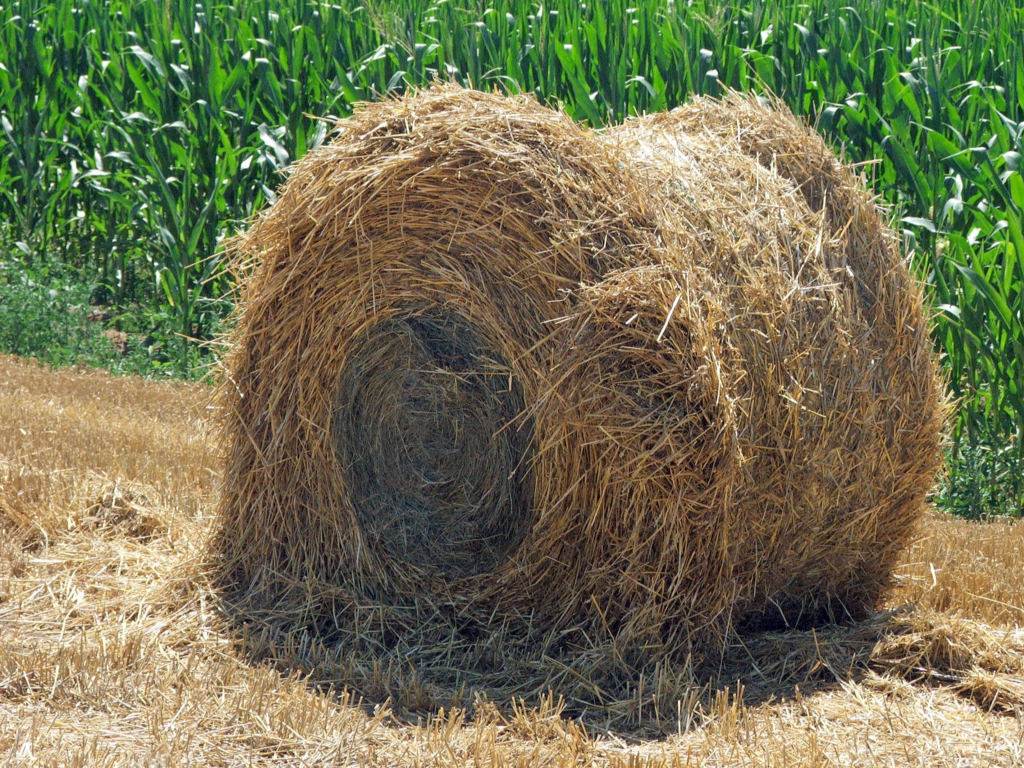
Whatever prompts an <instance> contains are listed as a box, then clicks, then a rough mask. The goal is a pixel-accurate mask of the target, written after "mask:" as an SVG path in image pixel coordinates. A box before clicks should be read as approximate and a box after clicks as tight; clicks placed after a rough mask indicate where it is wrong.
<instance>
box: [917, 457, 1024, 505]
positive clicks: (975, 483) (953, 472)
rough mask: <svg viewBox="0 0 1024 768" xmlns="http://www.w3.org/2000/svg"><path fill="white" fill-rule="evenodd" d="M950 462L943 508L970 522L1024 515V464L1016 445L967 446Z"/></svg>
mask: <svg viewBox="0 0 1024 768" xmlns="http://www.w3.org/2000/svg"><path fill="white" fill-rule="evenodd" d="M947 463H948V472H947V475H946V477H945V479H944V480H943V483H942V485H941V486H940V487H939V490H938V493H937V495H936V498H935V501H936V503H937V504H938V505H939V507H941V508H942V509H944V510H946V511H947V512H951V513H952V514H954V515H957V516H958V517H965V518H967V519H969V520H990V519H993V518H996V517H1006V518H1019V517H1021V516H1024V464H1022V462H1021V460H1020V458H1019V457H1018V456H1017V454H1016V453H1015V451H1014V450H1013V447H1012V446H1007V445H1003V444H999V445H990V444H986V443H973V444H970V445H965V446H963V447H962V449H961V450H960V451H959V452H958V453H956V454H952V453H951V454H949V455H948V456H947Z"/></svg>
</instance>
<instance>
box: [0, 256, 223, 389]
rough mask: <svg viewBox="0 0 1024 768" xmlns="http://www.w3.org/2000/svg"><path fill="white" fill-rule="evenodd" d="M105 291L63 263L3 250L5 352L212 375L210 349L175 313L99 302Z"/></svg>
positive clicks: (0, 286) (0, 324)
mask: <svg viewBox="0 0 1024 768" xmlns="http://www.w3.org/2000/svg"><path fill="white" fill-rule="evenodd" d="M99 293H100V291H98V290H97V287H96V286H95V285H91V284H89V283H88V282H84V281H82V280H81V279H80V278H79V276H78V275H77V274H76V273H75V271H74V270H71V269H68V268H66V267H64V266H63V265H59V264H53V263H50V264H47V265H45V266H36V267H32V266H29V265H28V264H27V263H26V262H25V261H24V260H23V259H21V258H20V257H15V256H12V255H11V254H10V253H7V254H0V352H5V353H9V354H15V355H21V356H23V357H33V358H36V359H38V360H41V361H43V362H45V363H49V364H51V365H57V366H63V365H86V366H91V367H98V368H104V369H106V370H108V371H111V372H113V373H130V374H137V375H141V376H147V377H151V378H152V377H163V376H166V377H174V378H188V379H199V378H202V377H203V376H204V375H206V373H207V371H208V370H209V366H210V362H211V361H212V359H213V358H212V356H211V355H210V350H209V349H204V348H202V347H200V345H198V344H197V343H196V342H194V341H192V340H190V339H186V338H183V337H182V336H180V335H179V334H177V333H175V332H174V331H172V330H171V328H172V320H171V318H169V317H167V316H165V315H164V314H162V313H161V312H159V311H151V310H144V309H141V308H139V307H127V308H118V307H113V306H107V305H95V304H93V303H92V299H93V297H95V296H96V295H98V294H99Z"/></svg>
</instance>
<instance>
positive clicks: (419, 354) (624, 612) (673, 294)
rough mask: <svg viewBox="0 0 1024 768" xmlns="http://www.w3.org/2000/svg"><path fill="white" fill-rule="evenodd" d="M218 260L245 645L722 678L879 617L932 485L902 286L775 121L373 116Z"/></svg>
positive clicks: (892, 249) (732, 109)
mask: <svg viewBox="0 0 1024 768" xmlns="http://www.w3.org/2000/svg"><path fill="white" fill-rule="evenodd" d="M234 249H235V251H236V252H237V253H238V254H240V257H241V261H240V268H241V270H242V271H243V273H244V274H245V275H246V277H245V279H244V281H243V283H242V286H241V289H240V290H241V293H240V301H239V308H240V309H239V314H238V323H237V328H236V330H235V332H234V338H233V345H232V350H231V352H230V355H229V356H228V358H227V361H226V370H227V376H226V380H225V384H224V386H223V404H224V409H223V410H224V414H225V420H226V426H225V434H226V439H227V450H228V460H227V467H226V471H225V476H224V490H223V495H222V499H221V503H220V509H219V515H220V531H221V534H220V535H219V536H218V537H217V539H216V542H215V548H216V551H217V554H218V556H219V557H220V568H221V573H222V576H223V580H224V582H225V584H226V585H228V589H229V591H230V592H231V594H232V596H233V599H234V600H237V601H239V602H240V604H241V605H242V606H243V608H244V610H245V611H246V612H247V614H248V615H256V614H261V613H262V614H263V615H264V616H266V617H274V618H276V619H280V620H284V621H287V622H297V623H299V624H301V625H304V626H314V627H315V628H316V629H317V631H319V632H322V633H326V634H328V635H330V636H333V637H342V636H346V635H347V636H359V637H361V638H364V639H365V638H367V637H370V636H371V635H373V633H374V632H376V633H377V635H373V636H374V637H375V638H377V639H376V640H373V641H372V642H378V641H379V642H380V643H381V645H382V646H390V647H395V644H396V643H405V645H404V646H403V647H405V648H407V649H416V653H418V654H421V655H423V654H427V655H429V654H431V653H435V651H436V649H437V648H438V647H441V646H443V645H445V644H447V645H448V646H449V647H450V646H451V644H452V643H453V642H454V640H453V638H454V637H456V636H457V635H460V633H461V635H465V636H467V637H470V636H473V637H479V636H480V635H481V634H486V633H487V632H495V631H498V629H500V630H501V632H502V633H504V634H503V637H507V638H513V637H516V638H519V639H521V640H525V641H527V642H528V643H539V642H541V641H542V640H543V642H544V643H546V646H545V647H546V648H548V650H550V648H551V646H552V644H554V645H556V646H557V645H559V644H561V645H569V646H573V645H576V646H585V645H587V644H590V645H591V646H592V645H598V644H601V643H612V644H614V646H615V648H616V649H618V650H619V651H622V652H637V653H641V654H643V655H646V656H647V657H651V656H655V657H660V656H663V655H665V654H668V655H672V656H679V657H681V656H683V655H684V654H687V653H694V654H696V656H697V657H698V658H710V657H713V656H715V655H717V653H718V652H719V651H720V650H721V649H722V646H723V643H724V642H725V640H726V638H727V637H728V635H729V633H730V632H731V631H732V630H733V629H734V628H735V627H737V626H740V625H743V624H764V623H772V622H775V621H780V622H798V621H801V620H804V619H808V618H818V617H820V616H821V615H824V614H827V613H832V614H834V613H835V612H837V611H845V612H847V613H849V614H850V615H853V616H858V615H861V614H863V613H864V612H865V611H866V610H868V609H869V608H870V606H871V604H872V602H873V601H874V600H875V598H876V597H877V595H878V593H879V591H880V590H881V589H882V587H884V585H885V584H886V581H887V579H888V575H889V572H890V570H891V568H892V565H893V561H894V558H895V556H896V554H897V553H898V551H899V550H900V548H901V547H902V546H903V545H904V544H905V543H906V541H907V539H908V537H909V536H910V534H911V531H912V528H913V524H914V522H915V520H916V519H917V518H918V516H919V514H920V512H921V510H922V508H923V502H924V496H925V493H926V492H927V490H928V489H929V487H930V484H931V483H932V481H933V477H934V474H935V472H936V469H937V467H938V462H939V451H938V445H939V444H938V435H939V430H940V426H941V422H942V417H943V404H942V399H941V394H940V393H941V388H940V386H939V383H938V380H937V375H936V369H935V365H934V362H933V359H932V356H931V352H930V343H929V338H928V333H927V324H926V320H925V317H924V315H923V312H922V298H921V292H920V289H919V288H918V286H917V285H916V284H915V282H914V281H913V279H912V278H911V276H910V275H909V273H908V270H907V268H906V266H905V264H904V263H903V261H902V260H901V258H900V256H899V253H898V249H897V247H896V243H895V241H894V238H893V236H892V234H891V233H890V232H889V230H888V229H887V228H886V226H885V225H884V223H883V222H882V220H881V218H880V216H879V213H878V211H877V210H876V208H875V206H874V204H873V202H872V199H871V198H870V196H869V195H868V193H867V192H866V190H865V189H864V186H863V183H862V182H861V181H860V180H859V179H857V178H856V177H855V176H854V174H853V173H852V172H851V171H850V170H849V169H848V168H846V167H844V166H843V165H842V164H841V163H840V162H839V161H838V160H837V159H836V157H835V156H834V155H833V153H832V152H831V151H830V150H829V149H828V148H827V146H826V145H825V144H824V142H823V141H822V140H821V139H820V138H818V137H817V136H816V135H815V134H814V133H813V132H812V131H810V130H809V129H807V128H806V127H804V126H803V125H801V124H800V123H799V122H798V121H796V120H795V119H794V118H793V117H792V115H790V114H789V113H788V112H786V111H785V109H784V108H782V107H780V106H778V105H771V106H764V105H762V104H760V103H759V102H757V101H756V100H753V99H747V98H741V97H738V96H734V97H730V98H728V99H727V100H725V101H722V102H719V101H710V100H698V101H696V102H694V103H693V104H690V105H688V106H686V107H683V108H681V109H679V110H676V111H673V112H670V113H667V114H664V115H657V116H651V117H646V118H641V119H637V120H633V121H630V122H628V123H626V124H625V125H623V126H619V127H616V128H612V129H610V130H608V131H607V132H605V133H595V132H593V131H590V130H588V129H586V128H583V127H581V126H579V125H577V124H575V123H573V122H572V121H571V120H570V119H568V118H567V117H566V116H565V115H564V114H561V113H559V112H556V111H552V110H549V109H547V108H544V107H541V106H539V105H538V104H536V103H535V102H534V101H532V100H530V99H528V98H507V97H503V96H498V95H491V94H484V93H478V92H472V91H466V90H462V89H460V88H457V87H454V86H445V87H437V88H434V89H431V90H428V91H424V92H421V93H419V94H416V95H412V96H408V97H406V98H403V99H400V100H397V101H389V102H385V103H379V104H371V105H365V106H364V107H362V108H361V109H360V110H359V111H358V112H357V114H356V115H355V116H354V117H352V118H351V119H349V120H346V121H343V122H342V123H341V124H340V125H339V128H338V133H337V136H336V138H335V139H334V141H333V142H332V143H331V144H329V145H327V146H324V147H321V148H319V149H317V150H315V151H312V152H310V153H309V154H308V155H307V156H306V157H305V158H304V159H303V160H302V161H300V162H299V163H298V164H296V166H295V167H294V169H293V170H292V172H291V175H290V177H289V180H288V181H287V183H286V184H285V186H284V188H283V190H282V192H281V194H280V196H279V198H278V200H277V202H276V203H275V204H274V205H273V206H272V207H271V208H269V209H268V210H267V211H265V212H264V213H263V214H262V215H261V216H260V217H259V218H258V219H257V220H256V221H255V222H254V224H253V225H252V227H251V228H250V230H249V231H248V232H247V233H245V234H244V235H243V236H241V237H240V238H239V239H238V240H237V241H236V242H235V243H234ZM410 638H415V640H413V639H410ZM510 641H511V640H510ZM410 652H411V651H410Z"/></svg>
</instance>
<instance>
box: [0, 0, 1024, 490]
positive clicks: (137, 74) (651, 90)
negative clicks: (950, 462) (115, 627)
mask: <svg viewBox="0 0 1024 768" xmlns="http://www.w3.org/2000/svg"><path fill="white" fill-rule="evenodd" d="M1021 30H1024V6H1021V5H1020V4H1019V3H1018V2H1016V0H990V1H989V2H985V3H980V2H976V1H975V0H970V1H968V0H945V1H943V2H939V1H938V0H935V1H934V2H919V1H912V0H895V1H894V2H893V3H881V2H876V1H873V0H848V2H846V3H837V2H831V1H830V0H810V1H809V2H805V3H789V2H783V0H760V1H758V0H755V1H754V2H751V3H749V4H743V7H737V6H736V5H733V4H727V3H725V2H722V0H693V1H692V2H676V1H675V0H636V2H634V3H630V2H626V1H625V0H591V2H587V3H585V4H581V3H578V2H575V1H573V2H569V1H568V0H552V1H551V2H549V3H544V4H541V3H538V2H535V1H533V0H491V2H490V4H485V3H483V2H479V1H477V0H432V1H428V0H364V2H356V1H355V0H336V2H320V1H318V0H235V2H233V3H228V2H224V3H216V4H214V3H208V2H189V1H188V0H162V1H161V2H145V3H140V2H130V1H129V0H74V1H73V0H49V1H48V2H41V1H40V0H15V1H14V2H9V1H8V2H0V266H2V265H3V263H4V262H5V261H6V262H8V263H11V262H13V261H14V260H19V261H21V262H24V263H25V264H28V265H29V266H32V267H33V268H38V269H43V268H45V267H46V265H47V264H51V263H54V264H56V263H59V264H61V265H65V266H66V267H68V268H70V269H72V270H74V271H75V273H76V274H77V275H79V276H80V278H81V280H83V281H85V282H88V283H89V284H91V285H96V286H98V287H97V289H96V292H95V296H94V299H95V300H96V301H98V302H102V303H104V304H106V305H111V306H114V307H126V306H129V305H133V306H138V305H142V306H148V307H153V308H156V309H159V310H160V311H161V312H163V313H165V314H166V315H167V316H170V317H172V318H173V319H174V324H175V326H176V329H177V330H178V331H179V332H180V333H181V334H184V335H187V336H190V337H198V338H204V337H206V336H208V335H209V333H210V328H211V327H212V324H213V322H214V320H215V319H216V318H217V317H222V316H223V314H224V307H225V304H226V303H227V301H228V300H227V299H226V298H225V297H226V296H227V295H228V294H229V291H230V287H231V286H230V284H229V279H228V277H227V275H226V272H225V271H224V269H223V261H222V259H221V257H220V255H219V250H218V249H219V244H220V242H221V241H222V239H223V238H224V237H226V236H229V235H230V234H232V233H234V232H236V231H237V230H238V229H239V228H240V226H241V224H242V222H243V221H244V220H245V219H246V218H247V217H249V216H250V215H251V214H252V213H253V212H254V211H255V210H257V209H258V208H260V207H261V206H262V205H264V204H265V203H266V202H268V201H271V200H272V199H273V196H274V192H273V190H274V188H275V187H276V185H277V184H278V183H279V181H280V180H281V178H282V176H281V174H280V172H281V171H282V170H283V169H284V168H286V167H287V166H288V165H289V164H290V163H291V162H292V161H294V160H295V159H297V158H298V157H300V156H302V155H303V153H305V152H306V151H307V150H308V149H309V148H310V147H313V146H315V145H316V144H318V143H319V142H321V141H322V140H323V139H324V137H325V135H326V134H327V132H328V131H329V129H330V123H329V121H324V120H321V119H318V118H317V117H313V116H319V117H328V118H331V117H344V116H346V115H348V114H350V112H351V109H352V104H353V103H354V102H357V101H361V100H367V99H377V98H380V97H382V96H384V95H386V94H389V93H393V92H397V91H402V90H404V89H406V88H409V87H410V86H415V85H421V84H426V83H430V82H431V81H433V80H435V79H443V80H454V81H457V82H460V83H462V84H465V85H472V86H475V87H478V88H483V89H503V90H506V91H512V92H531V93H533V94H535V95H536V96H537V98H538V99H539V100H541V101H542V102H544V103H552V104H554V103H561V104H563V105H564V107H565V109H566V110H567V111H568V112H569V113H570V114H572V115H573V116H574V117H575V118H576V119H578V120H580V121H583V122H586V123H589V124H591V125H595V126H600V125H604V124H608V123H613V122H617V121H620V120H621V119H623V118H624V117H626V116H629V115H632V114H637V113H642V112H649V111H656V110H664V109H668V108H671V107H673V106H675V105H677V104H679V103H680V102H682V101H685V100H686V99H687V98H688V97H689V96H690V95H692V94H718V93H721V92H722V90H723V89H725V88H736V89H740V90H745V91H758V92H764V93H767V92H772V93H775V94H778V95H779V96H780V97H781V98H782V99H783V100H784V101H786V102H787V103H788V104H789V105H790V107H791V108H792V109H793V110H794V111H796V112H797V113H799V114H802V115H805V116H807V118H808V119H810V120H813V121H814V122H815V123H816V125H817V126H818V128H819V129H820V130H821V131H822V132H823V133H824V134H825V135H826V137H827V138H828V139H829V140H830V142H831V143H832V144H833V145H834V146H835V147H836V148H837V149H841V150H842V151H843V152H845V154H846V157H847V158H848V159H849V160H850V161H853V162H856V163H863V164H864V165H863V170H864V172H865V173H866V174H867V176H868V177H869V179H870V180H871V181H872V183H873V186H874V189H875V190H876V191H877V193H878V195H879V197H880V198H881V199H882V200H883V201H884V202H885V203H887V204H888V205H890V206H891V207H892V210H893V215H894V217H895V218H896V220H897V221H898V224H899V226H900V227H901V228H902V230H903V233H904V237H905V240H906V244H907V253H908V258H910V259H912V261H913V266H914V268H915V270H916V272H917V274H918V275H919V276H920V277H921V279H923V280H924V281H926V283H927V284H928V286H929V289H930V295H931V298H932V300H933V302H934V310H935V317H936V323H935V331H934V338H935V344H936V347H937V349H938V351H939V353H940V354H941V356H942V358H943V361H944V364H945V366H946V370H947V372H948V377H949V383H950V389H951V393H952V394H953V396H954V397H956V398H958V400H959V407H958V417H957V420H956V424H955V430H954V442H955V447H954V453H956V451H958V450H959V449H960V447H961V446H986V448H985V449H986V450H996V451H997V452H999V453H1000V454H1004V453H1005V454H1007V455H1010V456H1012V457H1015V458H1016V459H1017V460H1021V459H1024V442H1022V441H1021V439H1020V435H1021V431H1022V428H1024V369H1022V367H1021V366H1022V364H1024V295H1022V287H1024V263H1022V259H1024V236H1022V234H1021V221H1022V215H1024V213H1022V212H1024V177H1022V174H1024V168H1022V155H1024V34H1022V33H1021ZM0 277H2V275H0ZM991 446H997V447H996V448H995V449H991ZM1002 479H1003V480H1005V481H1007V482H1010V481H1011V480H1008V479H1007V478H1002ZM1012 482H1019V481H1016V480H1012Z"/></svg>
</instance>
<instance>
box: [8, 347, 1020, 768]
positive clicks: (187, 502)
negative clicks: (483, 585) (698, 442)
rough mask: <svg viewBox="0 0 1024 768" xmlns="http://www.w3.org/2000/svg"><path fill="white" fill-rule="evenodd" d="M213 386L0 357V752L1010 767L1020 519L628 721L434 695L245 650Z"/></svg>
mask: <svg viewBox="0 0 1024 768" xmlns="http://www.w3.org/2000/svg"><path fill="white" fill-rule="evenodd" d="M210 396H211V391H210V389H209V388H207V387H205V386H203V385H196V384H181V383H177V384H172V383H161V382H151V381H143V380H140V379H134V378H113V377H110V376H108V375H106V374H103V373H99V372H81V371H73V370H62V371H50V370H46V369H44V368H42V367H40V366H38V365H36V364H34V363H29V362H25V361H22V360H20V359H17V358H13V357H0V425H2V428H0V763H3V764H4V765H69V766H73V765H90V766H99V765H104V766H105V765H211V766H219V765H249V764H258V765H337V766H352V765H368V766H375V765H380V766H391V765H425V766H427V765H473V766H499V765H527V766H535V765H551V766H570V765H571V766H588V765H623V766H642V765H649V766H660V765H668V766H672V765H679V766H686V765H693V766H697V765H708V766H828V765H837V766H846V765H865V766H867V765H871V766H874V765H884V766H888V765H899V766H916V765H920V766H961V765H971V766H981V765H993V766H995V765H999V766H1012V765H1022V764H1024V725H1022V721H1021V717H1020V716H1021V713H1022V707H1024V603H1022V598H1021V595H1022V594H1024V573H1022V570H1021V568H1020V563H1021V562H1024V524H1020V523H1018V524H1016V525H1009V524H1003V523H969V522H965V521H961V520H954V519H952V518H946V517H939V516H932V517H928V518H927V519H926V520H925V521H924V524H923V526H922V530H921V535H920V537H919V538H918V540H917V541H916V542H915V544H914V545H913V546H912V547H911V548H910V549H909V550H908V551H907V552H906V554H905V556H904V559H903V562H902V563H901V565H900V566H899V568H898V570H897V575H896V585H895V587H894V588H893V590H892V591H891V594H890V595H889V597H888V601H887V610H886V611H884V612H883V613H881V614H879V615H878V616H876V617H874V618H873V619H872V620H870V621H868V622H865V623H862V624H860V625H856V626H850V627H819V628H817V629H814V630H806V631H795V630H794V631H789V632H775V633H769V634H760V635H750V636H748V637H747V638H745V641H744V646H743V647H738V648H736V649H733V651H732V652H731V653H730V659H731V661H730V663H729V664H727V665H726V666H725V667H723V669H722V670H721V674H720V675H719V679H717V680H714V681H704V682H707V683H708V684H706V685H699V684H698V685H695V686H694V687H693V688H692V689H691V690H690V691H689V692H688V693H686V694H684V695H683V696H682V697H679V698H677V699H676V700H675V701H674V702H671V703H667V702H666V701H665V700H664V699H663V698H661V697H659V696H657V695H655V694H652V693H651V692H649V691H645V690H643V689H642V688H640V689H638V690H637V691H636V695H635V697H634V700H633V701H632V702H630V703H629V706H632V707H634V708H635V711H634V712H632V716H631V718H629V721H630V722H633V723H635V726H631V727H630V728H625V729H624V728H621V727H619V728H616V729H614V730H609V729H608V728H607V727H604V725H603V723H604V722H605V720H604V719H603V717H602V714H601V713H600V712H592V711H581V710H580V708H579V707H578V706H577V705H576V704H575V703H574V702H573V701H571V700H570V701H566V700H562V699H560V697H559V691H557V690H555V691H551V692H549V693H547V694H545V695H543V696H537V697H535V698H533V699H526V700H517V701H504V700H500V699H496V698H492V697H489V696H488V692H487V691H478V692H472V691H469V692H466V696H465V698H464V700H465V701H469V702H471V703H470V705H469V706H467V707H464V708H461V707H457V708H455V709H452V707H451V706H450V704H451V702H444V701H440V700H436V699H433V698H431V697H430V696H423V695H414V694H415V692H409V691H405V692H404V693H403V692H400V693H399V694H398V695H394V691H395V686H396V685H397V683H396V682H395V681H394V680H391V681H390V682H389V681H388V680H383V681H382V680H381V679H380V678H381V676H382V675H383V676H387V675H388V674H389V671H388V670H380V669H373V668H370V667H366V666H359V665H354V664H347V665H340V666H339V667H338V670H337V673H336V674H335V675H334V676H332V675H330V674H325V672H324V669H323V668H322V666H321V667H317V668H316V669H315V670H314V669H313V668H312V667H310V665H308V664H306V663H304V658H305V655H308V654H307V651H308V649H304V648H302V647H291V648H281V649H278V650H277V652H276V653H275V654H272V655H273V656H274V658H273V659H267V658H257V657H256V655H254V653H253V652H252V647H253V646H252V644H251V643H250V644H245V643H243V642H241V640H240V638H239V632H240V630H239V627H238V625H237V623H235V624H232V623H231V622H229V621H228V620H227V619H226V618H225V616H224V615H223V613H222V611H221V610H220V608H219V601H218V596H217V594H216V593H215V591H214V590H213V589H212V587H211V585H210V578H209V563H208V558H207V555H206V542H207V540H208V538H209V536H210V535H211V533H212V532H213V530H212V529H213V517H212V515H213V509H214V506H215V499H216V493H217V484H218V474H219V461H218V447H217V444H216V430H215V428H214V421H215V420H214V413H213V412H212V410H211V406H210V400H211V397H210ZM250 629H253V628H250ZM256 630H258V628H255V630H254V631H256ZM409 679H412V680H414V679H415V678H414V676H413V677H412V678H409ZM408 685H414V683H408ZM382 691H391V692H392V694H393V695H392V698H391V700H387V699H386V698H385V696H384V694H383V693H381V692H382ZM666 707H667V708H668V709H669V710H670V711H669V712H666V711H665V709H666ZM619 721H620V722H621V721H622V719H621V718H620V720H619Z"/></svg>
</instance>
